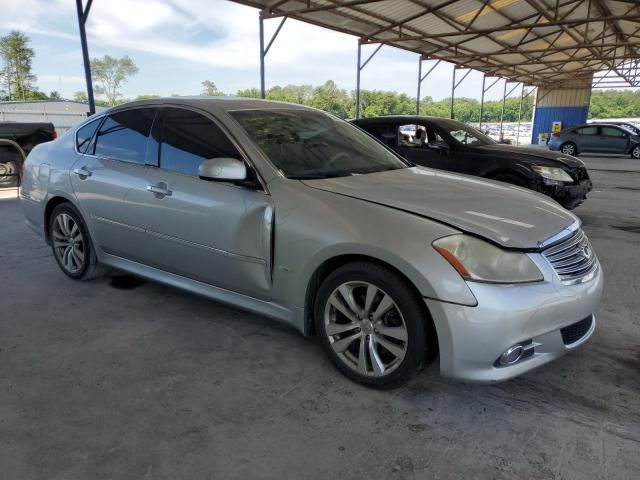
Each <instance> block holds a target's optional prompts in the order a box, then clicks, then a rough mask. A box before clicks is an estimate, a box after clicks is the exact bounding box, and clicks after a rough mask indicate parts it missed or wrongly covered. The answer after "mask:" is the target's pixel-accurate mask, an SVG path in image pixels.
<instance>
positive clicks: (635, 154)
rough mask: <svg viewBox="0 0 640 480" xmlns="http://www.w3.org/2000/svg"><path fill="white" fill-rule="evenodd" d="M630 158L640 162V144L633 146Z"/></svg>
mask: <svg viewBox="0 0 640 480" xmlns="http://www.w3.org/2000/svg"><path fill="white" fill-rule="evenodd" d="M631 158H635V159H636V160H640V144H639V145H636V146H634V147H633V148H632V149H631Z"/></svg>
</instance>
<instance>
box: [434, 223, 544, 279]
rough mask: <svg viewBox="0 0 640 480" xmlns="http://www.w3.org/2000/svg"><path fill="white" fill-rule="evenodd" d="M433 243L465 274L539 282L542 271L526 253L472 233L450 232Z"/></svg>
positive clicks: (475, 276)
mask: <svg viewBox="0 0 640 480" xmlns="http://www.w3.org/2000/svg"><path fill="white" fill-rule="evenodd" d="M433 247H434V248H435V249H436V250H437V251H438V252H439V253H440V255H442V256H443V257H444V258H445V260H447V262H449V263H450V264H451V266H452V267H453V268H455V269H456V271H457V272H458V273H459V274H460V275H461V276H462V278H464V279H465V280H472V281H476V282H488V283H524V282H540V281H542V280H543V278H544V277H543V276H542V273H541V272H540V270H539V269H538V267H536V265H535V263H533V261H532V260H531V259H530V258H529V257H528V256H527V255H526V254H525V253H516V252H509V251H506V250H502V249H501V248H498V247H496V246H494V245H492V244H490V243H489V242H485V241H483V240H480V239H479V238H476V237H472V236H470V235H462V234H457V235H451V236H448V237H443V238H440V239H438V240H436V241H435V242H433Z"/></svg>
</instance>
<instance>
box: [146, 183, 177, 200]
mask: <svg viewBox="0 0 640 480" xmlns="http://www.w3.org/2000/svg"><path fill="white" fill-rule="evenodd" d="M147 192H151V193H153V194H155V196H156V197H158V198H163V197H170V196H171V194H172V193H173V192H172V191H171V190H169V189H168V188H167V185H166V184H165V183H160V184H158V185H147Z"/></svg>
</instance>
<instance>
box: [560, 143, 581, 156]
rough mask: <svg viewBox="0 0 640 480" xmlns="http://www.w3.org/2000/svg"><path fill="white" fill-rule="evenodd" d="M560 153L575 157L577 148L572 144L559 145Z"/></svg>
mask: <svg viewBox="0 0 640 480" xmlns="http://www.w3.org/2000/svg"><path fill="white" fill-rule="evenodd" d="M560 151H561V152H562V153H564V154H565V155H577V154H578V147H577V145H576V144H575V143H573V142H567V143H563V144H562V145H560Z"/></svg>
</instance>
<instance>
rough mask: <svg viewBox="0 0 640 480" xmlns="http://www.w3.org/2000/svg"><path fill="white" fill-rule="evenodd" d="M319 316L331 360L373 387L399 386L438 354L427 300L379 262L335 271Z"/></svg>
mask: <svg viewBox="0 0 640 480" xmlns="http://www.w3.org/2000/svg"><path fill="white" fill-rule="evenodd" d="M314 319H315V327H316V332H317V333H318V335H319V336H320V339H321V343H322V347H323V349H324V351H325V353H326V354H327V356H328V357H329V359H330V360H331V362H332V363H333V364H334V365H335V366H336V367H337V368H338V370H340V371H341V372H342V373H343V374H344V375H345V376H347V377H349V378H350V379H352V380H355V381H356V382H359V383H362V384H364V385H367V386H370V387H374V388H380V389H388V388H394V387H396V386H399V385H401V384H403V383H405V382H407V381H408V380H409V379H410V378H411V377H412V376H413V375H415V374H416V373H417V372H419V371H420V370H421V369H422V368H423V367H424V366H425V364H426V363H427V362H428V360H431V359H432V358H433V356H434V355H433V354H432V353H433V351H434V350H435V344H436V343H435V333H434V329H433V328H431V327H432V324H431V323H430V322H431V319H430V317H429V314H428V312H427V311H426V308H425V306H424V305H423V304H422V299H421V298H420V297H419V295H417V294H416V293H414V290H413V288H412V287H411V285H409V284H407V282H406V281H405V280H404V279H403V278H402V277H400V276H399V275H398V274H397V273H395V272H393V271H392V270H390V269H387V268H385V267H382V266H379V265H376V264H373V263H367V262H356V263H351V264H347V265H344V266H342V267H340V268H338V269H337V270H335V271H334V272H332V273H331V274H330V275H329V276H328V277H327V278H326V279H325V280H324V282H322V285H321V286H320V289H319V290H318V294H317V297H316V302H315V311H314Z"/></svg>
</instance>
